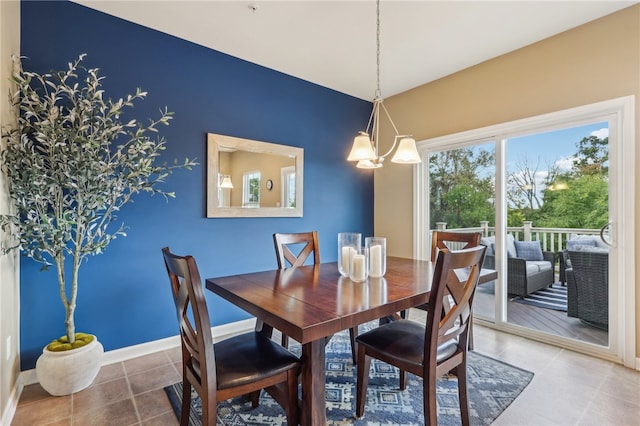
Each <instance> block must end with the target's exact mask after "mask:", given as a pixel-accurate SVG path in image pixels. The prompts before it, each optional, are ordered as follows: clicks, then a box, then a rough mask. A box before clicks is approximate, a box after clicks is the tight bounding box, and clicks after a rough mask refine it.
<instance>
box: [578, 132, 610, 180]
mask: <svg viewBox="0 0 640 426" xmlns="http://www.w3.org/2000/svg"><path fill="white" fill-rule="evenodd" d="M577 148H578V152H577V153H576V158H577V160H576V161H575V163H574V169H576V171H578V172H579V173H581V174H597V173H604V174H607V173H608V171H609V166H608V164H609V138H608V137H607V138H603V139H600V138H599V137H597V136H588V137H586V138H583V139H582V140H581V141H580V142H578V143H577Z"/></svg>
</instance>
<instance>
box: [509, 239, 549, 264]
mask: <svg viewBox="0 0 640 426" xmlns="http://www.w3.org/2000/svg"><path fill="white" fill-rule="evenodd" d="M514 243H515V247H516V252H517V253H518V256H517V257H519V258H522V259H524V260H536V261H537V260H543V259H544V257H543V256H542V248H541V247H540V241H515V242H514Z"/></svg>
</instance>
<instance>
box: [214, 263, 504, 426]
mask: <svg viewBox="0 0 640 426" xmlns="http://www.w3.org/2000/svg"><path fill="white" fill-rule="evenodd" d="M432 276H433V264H432V262H430V261H425V260H416V259H406V258H400V257H387V262H386V273H385V274H384V276H383V277H369V278H368V279H367V280H366V281H364V282H354V281H351V280H350V279H349V278H348V277H344V276H342V275H341V274H340V273H339V272H338V265H337V263H336V262H330V263H320V264H316V265H308V266H299V267H296V268H290V269H275V270H269V271H261V272H252V273H243V274H238V275H231V276H225V277H217V278H208V279H206V287H207V289H208V290H210V291H212V292H213V293H215V294H217V295H218V296H220V297H222V298H223V299H225V300H227V301H229V302H231V303H233V304H234V305H236V306H238V307H240V308H242V309H243V310H245V311H246V312H248V313H250V314H251V315H253V316H255V317H256V318H257V320H259V321H258V323H257V324H258V325H257V328H258V331H259V332H262V333H267V334H269V335H270V334H271V333H272V331H273V328H275V329H277V330H280V331H281V332H282V333H283V334H286V335H287V336H289V337H291V338H293V339H295V340H296V341H298V342H300V344H301V345H302V354H301V360H302V365H303V368H302V373H301V382H302V404H301V424H302V425H305V426H309V425H312V426H316V425H325V424H326V408H325V379H326V376H325V344H326V341H327V339H328V338H330V337H331V336H332V335H334V334H335V333H338V332H340V331H342V330H346V329H349V328H352V327H357V326H358V325H360V324H364V323H367V322H369V321H374V320H378V319H380V318H387V317H390V316H397V313H398V312H401V311H403V310H406V309H409V308H412V307H415V306H418V305H421V304H423V303H426V302H427V301H428V299H429V293H430V289H431V280H432ZM496 278H497V272H496V271H494V270H487V269H483V270H482V271H481V274H480V280H479V282H481V283H482V282H489V281H493V280H495V279H496Z"/></svg>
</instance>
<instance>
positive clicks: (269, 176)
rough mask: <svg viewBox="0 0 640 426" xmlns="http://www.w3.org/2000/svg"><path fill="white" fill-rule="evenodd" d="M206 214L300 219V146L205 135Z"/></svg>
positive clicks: (302, 152) (302, 155)
mask: <svg viewBox="0 0 640 426" xmlns="http://www.w3.org/2000/svg"><path fill="white" fill-rule="evenodd" d="M207 157H208V164H207V217H301V216H302V193H303V189H302V182H303V163H304V150H303V149H302V148H296V147H292V146H286V145H278V144H273V143H268V142H260V141H254V140H250V139H242V138H236V137H232V136H225V135H218V134H215V133H209V134H208V135H207Z"/></svg>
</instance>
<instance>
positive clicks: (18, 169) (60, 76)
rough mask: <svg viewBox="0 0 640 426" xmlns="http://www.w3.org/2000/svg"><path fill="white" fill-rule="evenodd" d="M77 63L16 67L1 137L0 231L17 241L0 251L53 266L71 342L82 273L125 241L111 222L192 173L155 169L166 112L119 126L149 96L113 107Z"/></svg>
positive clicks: (96, 79)
mask: <svg viewBox="0 0 640 426" xmlns="http://www.w3.org/2000/svg"><path fill="white" fill-rule="evenodd" d="M84 56H85V55H80V56H79V58H78V59H77V60H76V61H75V62H72V63H69V64H68V68H67V69H66V70H64V71H56V72H52V73H48V74H38V73H35V72H29V71H25V70H23V69H22V66H21V63H20V61H19V60H17V59H14V60H15V61H16V65H18V71H17V72H16V73H14V75H13V82H14V83H15V85H16V90H15V92H13V93H12V94H11V96H10V101H11V103H12V105H13V107H14V108H16V109H17V113H18V114H19V115H18V122H17V126H16V127H15V128H12V129H8V130H6V131H3V133H2V138H3V139H4V141H5V142H6V148H5V149H4V150H3V151H2V154H1V159H2V171H3V172H4V173H5V174H6V176H7V177H8V182H9V194H10V198H11V200H12V202H13V205H14V209H13V213H11V214H8V215H2V216H0V227H1V228H2V229H3V230H4V231H6V232H9V233H10V234H11V235H12V236H13V237H14V243H13V244H10V245H7V246H5V247H2V249H3V251H4V252H7V251H9V250H13V249H17V248H20V249H21V250H22V252H23V254H25V255H27V256H29V257H31V258H32V259H34V260H35V261H37V262H40V263H42V265H43V267H44V268H47V267H49V266H50V265H55V266H56V268H57V271H58V284H59V289H60V297H61V299H62V302H63V304H64V306H65V309H66V312H67V317H66V325H67V336H68V338H69V342H71V343H73V341H74V339H75V334H74V330H75V325H74V321H73V312H74V310H75V306H76V297H77V285H78V282H77V280H78V269H79V267H80V264H81V263H82V262H83V260H85V259H86V257H87V256H89V255H96V254H100V253H102V252H103V251H104V249H105V248H106V247H107V246H108V245H109V243H111V241H113V240H114V239H115V238H116V237H118V236H125V235H126V234H125V232H124V224H123V223H118V222H117V217H116V214H117V212H118V211H120V209H121V208H122V207H123V206H124V205H125V204H127V203H129V202H130V201H132V196H134V195H135V194H138V193H141V192H146V193H150V194H161V195H163V196H164V197H166V198H168V197H173V196H174V194H173V193H171V192H165V191H163V190H162V189H161V188H159V187H158V184H160V183H162V182H164V181H165V179H166V178H167V176H169V174H170V173H171V172H172V170H173V169H175V168H187V169H189V168H191V167H192V166H193V165H195V164H196V163H195V162H193V161H191V160H188V159H186V160H185V161H184V163H182V164H173V165H171V166H167V165H166V164H162V165H158V164H156V161H155V160H156V159H157V158H158V156H159V155H160V152H161V151H163V150H164V149H165V140H164V139H163V138H161V137H158V126H160V125H168V124H169V121H170V120H171V118H172V117H171V113H170V112H168V111H167V110H166V109H165V110H164V111H160V116H159V118H158V119H156V120H149V123H148V124H147V125H142V124H140V123H139V122H138V121H137V120H135V119H132V120H129V121H127V122H122V121H121V117H122V115H123V114H124V112H125V110H126V109H128V108H132V107H133V106H134V102H136V101H140V100H142V99H144V98H145V97H146V95H147V94H146V92H142V91H140V90H139V89H138V90H136V92H135V94H133V95H128V96H126V97H125V98H121V99H118V100H117V101H112V100H111V99H109V100H104V91H103V89H102V87H101V81H102V80H103V77H100V76H99V75H98V70H97V69H87V68H84V67H83V66H81V62H82V60H83V59H84ZM67 260H68V261H70V262H71V268H72V269H71V271H72V275H71V281H70V291H68V285H67V278H66V275H65V262H66V261H67ZM67 293H69V294H67Z"/></svg>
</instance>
